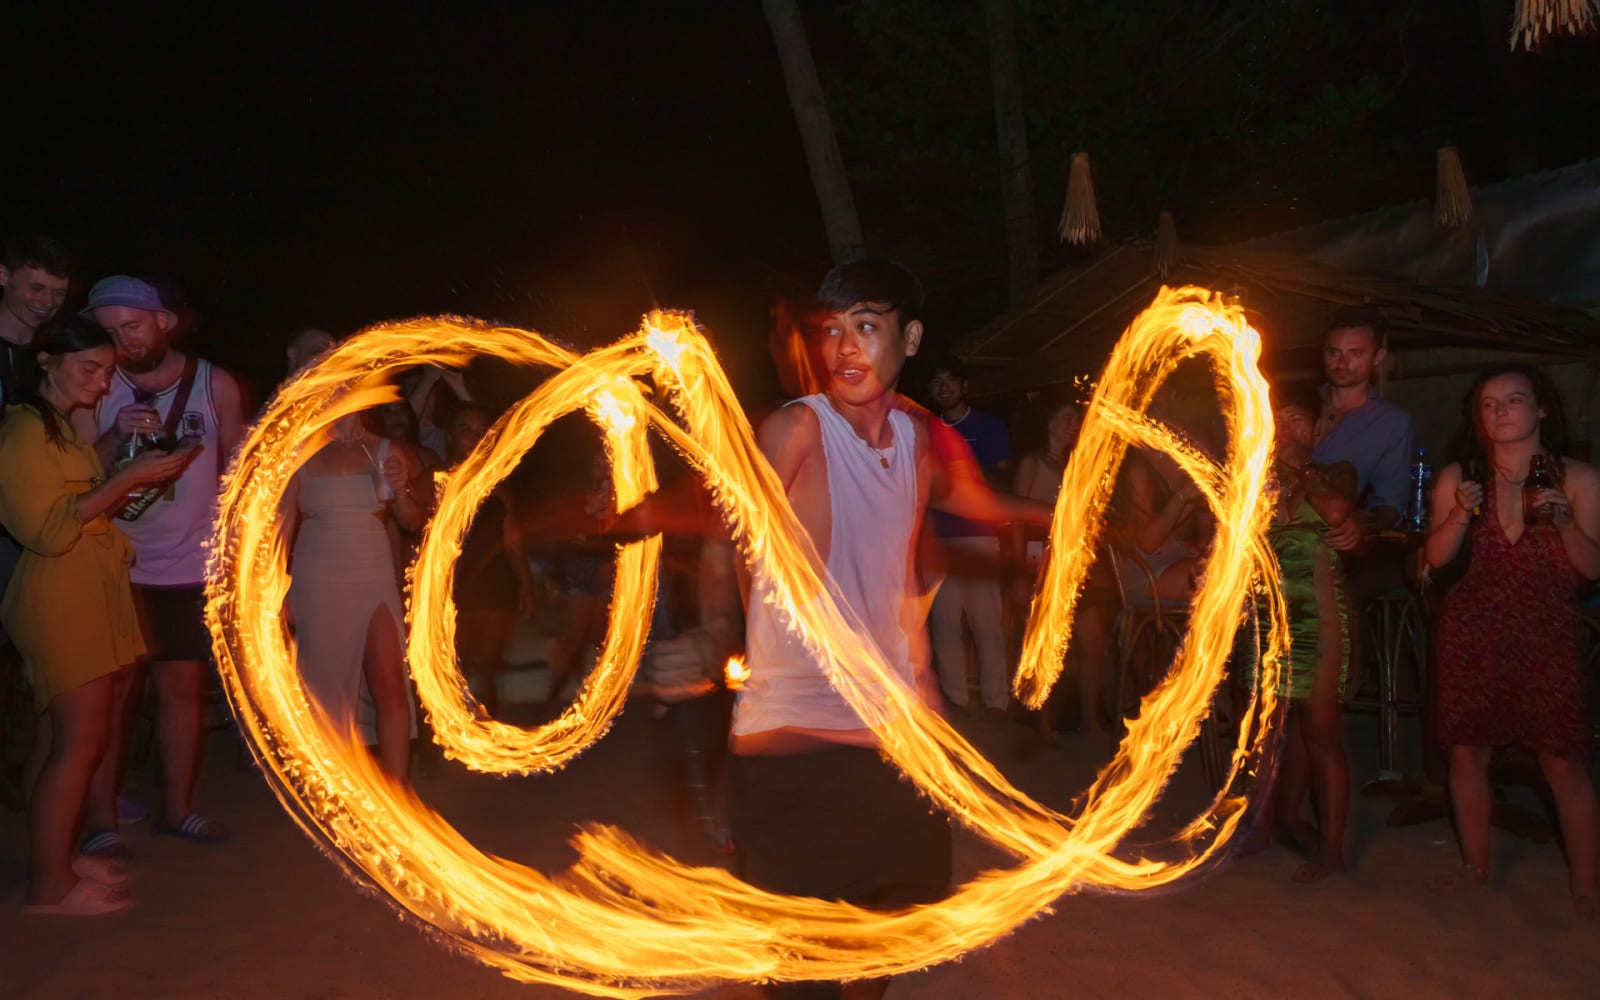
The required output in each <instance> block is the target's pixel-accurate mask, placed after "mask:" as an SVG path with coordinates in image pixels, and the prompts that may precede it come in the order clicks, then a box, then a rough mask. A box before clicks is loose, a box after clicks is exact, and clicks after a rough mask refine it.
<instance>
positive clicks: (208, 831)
mask: <svg viewBox="0 0 1600 1000" xmlns="http://www.w3.org/2000/svg"><path fill="white" fill-rule="evenodd" d="M84 314H85V315H92V316H93V317H94V320H95V322H97V323H99V324H100V325H101V326H103V327H105V329H106V332H107V333H109V334H110V335H111V338H112V340H113V341H114V342H115V343H116V347H117V373H116V375H115V376H113V378H112V380H111V389H110V391H109V392H108V393H107V394H106V396H105V397H104V398H103V399H101V401H100V404H99V406H98V408H97V409H96V410H95V411H94V412H93V413H90V412H89V411H86V410H79V411H78V412H77V413H75V414H74V415H73V422H74V424H75V425H77V429H78V432H79V433H80V434H83V435H84V436H85V437H86V438H89V439H90V440H93V441H94V442H95V450H96V451H97V452H98V453H99V455H100V460H101V461H102V462H103V463H105V466H106V467H107V468H112V467H113V466H114V465H115V464H116V461H117V457H118V452H119V451H120V450H121V449H122V448H123V446H124V445H125V444H126V442H127V440H128V438H129V437H130V436H131V435H132V434H134V433H141V434H156V435H158V436H161V437H166V438H172V437H176V436H177V433H178V428H179V426H180V421H181V420H182V419H184V418H185V415H186V414H191V415H193V416H189V417H188V418H187V419H188V420H189V421H190V423H191V424H192V425H196V426H193V427H192V431H194V432H198V434H199V437H200V442H201V448H200V449H199V450H198V451H197V452H196V453H195V456H194V458H193V460H192V461H190V462H189V464H188V465H187V466H186V467H185V468H184V471H183V474H182V475H181V476H179V478H178V479H177V481H176V482H175V483H173V484H172V485H171V487H170V488H169V489H168V490H167V491H164V493H163V495H162V497H161V499H158V500H157V501H155V502H154V503H152V504H151V505H150V507H149V508H148V509H147V510H145V511H144V513H143V514H142V515H141V516H140V517H139V518H138V520H135V521H123V522H120V524H119V526H120V527H121V528H122V530H123V531H124V532H125V533H126V534H127V535H128V537H129V538H130V539H131V540H132V541H133V548H134V555H135V560H136V561H135V563H134V566H133V569H132V570H131V572H130V576H131V578H132V580H133V585H134V586H133V589H134V596H135V598H136V599H137V601H138V604H139V607H140V614H141V624H142V626H143V628H144V633H145V642H146V643H147V644H148V645H149V647H150V650H151V664H152V669H151V677H152V678H153V680H154V682H155V689H156V742H157V746H158V748H159V750H160V756H161V813H160V817H159V821H158V823H157V826H156V830H157V832H160V833H167V834H171V835H173V836H176V837H179V838H181V839H184V840H189V841H192V842H196V843H214V842H216V841H219V840H223V839H225V838H226V837H227V829H226V827H224V826H223V825H222V824H221V823H218V822H217V821H215V820H213V819H210V818H208V817H206V816H203V815H201V814H200V813H197V812H195V811H194V801H193V800H194V787H195V781H196V778H197V777H198V775H199V773H200V752H201V745H202V741H203V737H204V727H203V710H204V695H205V678H206V673H205V671H206V664H207V663H208V661H209V659H210V653H211V638H210V635H209V633H208V631H207V630H206V627H205V621H204V619H203V617H202V615H203V613H204V606H205V593H204V587H205V565H206V556H205V544H206V541H207V539H208V538H209V537H210V533H211V527H212V524H213V523H214V521H215V518H216V502H217V493H218V490H219V487H220V484H221V474H222V471H223V469H225V468H226V466H227V461H228V457H229V456H230V455H231V454H232V453H233V449H234V447H235V446H236V445H237V444H238V443H239V439H240V438H241V437H242V435H243V433H244V418H243V405H242V402H241V399H240V393H239V384H238V383H237V382H236V381H234V378H233V376H232V375H229V374H228V373H227V372H225V371H223V370H222V369H220V368H216V367H214V366H212V365H211V363H210V362H208V361H205V360H202V359H198V358H197V359H193V360H192V362H191V359H190V358H189V357H188V356H187V355H185V354H184V353H183V352H182V351H179V350H176V349H175V348H173V346H172V337H173V334H174V332H175V328H176V326H177V316H176V315H174V314H173V312H172V311H171V310H170V309H168V308H167V307H166V305H165V304H164V303H163V302H162V301H161V296H160V294H159V293H158V292H157V291H156V289H155V288H154V287H153V286H152V285H150V284H149V283H148V282H144V281H141V280H139V279H138V278H131V277H128V276H126V275H117V276H115V277H110V278H105V279H103V280H101V281H100V282H98V283H97V284H96V285H95V286H94V288H93V289H91V290H90V292H89V304H88V306H87V308H85V310H84ZM80 418H81V419H80ZM142 680H143V678H142V677H140V678H138V679H136V680H135V681H134V682H133V683H132V684H131V685H130V686H129V690H128V711H131V710H132V707H133V704H134V702H135V700H136V699H137V696H138V692H139V690H140V689H141V688H142V683H141V682H142ZM122 743H123V740H122V738H121V733H119V732H115V731H114V732H113V744H112V745H113V748H114V751H113V752H117V753H121V752H123V751H124V749H125V748H124V747H123V746H122ZM89 835H90V836H89V840H88V841H86V844H85V846H86V849H92V848H104V849H106V850H107V851H109V852H113V853H115V852H117V851H118V850H119V848H118V842H117V837H116V831H115V830H109V831H108V830H98V831H96V830H91V831H89Z"/></svg>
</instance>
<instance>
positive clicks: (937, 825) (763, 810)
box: [728, 746, 950, 909]
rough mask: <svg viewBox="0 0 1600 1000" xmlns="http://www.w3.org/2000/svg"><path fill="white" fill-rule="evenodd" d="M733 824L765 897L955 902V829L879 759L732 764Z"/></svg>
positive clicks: (888, 903)
mask: <svg viewBox="0 0 1600 1000" xmlns="http://www.w3.org/2000/svg"><path fill="white" fill-rule="evenodd" d="M728 819H729V823H730V825H731V827H732V829H733V842H734V844H736V845H737V846H738V849H739V860H740V863H741V875H742V877H743V878H744V879H745V880H746V881H747V882H749V883H750V884H751V885H754V886H757V887H759V888H762V889H767V890H770V891H772V892H781V893H785V894H787V895H794V896H814V897H817V898H819V899H830V900H843V901H844V902H847V903H854V904H856V905H858V906H864V907H869V908H876V909H895V908H899V907H904V906H915V905H919V904H922V903H931V902H936V901H938V900H940V899H943V898H944V897H945V896H946V895H948V893H949V887H950V821H949V820H947V819H946V818H945V817H944V815H943V814H942V813H939V812H937V811H935V810H934V808H933V806H932V805H931V804H930V803H929V802H928V800H927V799H925V798H923V796H922V795H921V794H919V793H918V791H917V789H916V787H915V786H914V785H912V784H911V782H910V781H909V780H907V779H906V778H905V777H903V776H902V775H901V774H900V772H899V771H898V770H897V769H896V768H895V766H894V765H893V764H891V763H889V762H888V761H886V760H884V759H883V758H882V757H881V756H879V754H878V751H876V750H871V749H868V748H866V747H848V746H841V747H837V748H833V749H828V750H820V751H817V752H815V753H806V754H796V755H792V756H781V757H741V756H733V757H730V758H729V763H728Z"/></svg>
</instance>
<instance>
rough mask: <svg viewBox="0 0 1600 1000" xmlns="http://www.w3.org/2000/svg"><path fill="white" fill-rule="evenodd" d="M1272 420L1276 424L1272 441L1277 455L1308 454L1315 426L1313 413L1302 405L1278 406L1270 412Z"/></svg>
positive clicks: (1315, 417)
mask: <svg viewBox="0 0 1600 1000" xmlns="http://www.w3.org/2000/svg"><path fill="white" fill-rule="evenodd" d="M1272 420H1273V423H1274V425H1275V426H1276V436H1275V438H1274V443H1275V444H1276V446H1277V449H1278V454H1279V455H1281V456H1284V457H1286V458H1287V457H1290V456H1292V455H1298V454H1301V453H1304V454H1307V455H1309V454H1310V452H1311V442H1312V439H1313V436H1314V434H1315V431H1316V426H1317V415H1316V414H1315V413H1313V412H1311V411H1310V410H1308V409H1306V408H1305V407H1303V406H1280V407H1278V409H1276V410H1274V411H1273V412H1272Z"/></svg>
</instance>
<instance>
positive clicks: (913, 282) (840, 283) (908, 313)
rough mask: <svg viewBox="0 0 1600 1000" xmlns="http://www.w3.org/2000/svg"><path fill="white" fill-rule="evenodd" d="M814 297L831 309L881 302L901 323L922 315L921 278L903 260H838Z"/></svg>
mask: <svg viewBox="0 0 1600 1000" xmlns="http://www.w3.org/2000/svg"><path fill="white" fill-rule="evenodd" d="M817 301H818V303H820V304H821V305H822V306H824V307H825V308H827V309H828V310H829V311H830V312H838V311H841V310H844V309H849V308H850V307H851V306H853V305H856V304H857V303H859V302H884V303H887V304H888V306H889V308H890V309H891V310H892V311H894V312H896V313H898V314H899V315H900V322H901V324H902V325H904V324H906V323H910V322H912V321H913V320H919V319H921V318H922V282H920V281H918V280H917V276H916V275H914V274H912V273H911V271H910V269H908V268H907V267H906V266H905V265H903V264H896V263H895V262H894V261H889V260H882V259H879V258H873V257H867V258H863V259H861V260H852V261H849V262H847V263H844V264H839V265H837V266H836V267H834V269H833V270H831V271H829V272H828V274H827V276H826V277H824V278H823V279H822V287H820V288H818V289H817Z"/></svg>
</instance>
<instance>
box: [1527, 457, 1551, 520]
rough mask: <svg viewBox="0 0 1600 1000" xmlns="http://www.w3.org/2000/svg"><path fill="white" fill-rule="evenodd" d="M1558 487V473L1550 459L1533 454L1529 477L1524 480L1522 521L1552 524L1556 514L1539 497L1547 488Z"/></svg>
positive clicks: (1529, 464) (1529, 465) (1529, 466)
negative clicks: (1551, 465)
mask: <svg viewBox="0 0 1600 1000" xmlns="http://www.w3.org/2000/svg"><path fill="white" fill-rule="evenodd" d="M1555 488H1556V474H1555V471H1554V470H1553V469H1551V467H1550V460H1549V459H1547V458H1545V456H1543V455H1535V456H1533V461H1531V462H1529V463H1528V478H1527V479H1525V480H1523V481H1522V523H1523V524H1527V525H1535V524H1551V523H1553V522H1554V521H1555V515H1554V514H1553V513H1551V511H1550V505H1549V504H1548V503H1545V502H1544V501H1543V500H1541V499H1540V498H1539V494H1540V493H1541V492H1543V491H1545V490H1553V489H1555Z"/></svg>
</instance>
